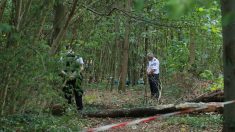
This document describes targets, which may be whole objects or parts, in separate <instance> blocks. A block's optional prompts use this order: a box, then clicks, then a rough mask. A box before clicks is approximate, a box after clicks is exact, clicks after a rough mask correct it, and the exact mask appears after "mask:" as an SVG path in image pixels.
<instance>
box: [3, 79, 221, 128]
mask: <svg viewBox="0 0 235 132" xmlns="http://www.w3.org/2000/svg"><path fill="white" fill-rule="evenodd" d="M169 83H170V84H171V85H169V84H168V85H163V90H162V98H161V101H160V102H157V101H156V100H153V99H151V98H150V91H149V87H148V86H144V85H138V86H135V87H127V90H126V92H123V93H119V92H117V89H116V87H114V89H113V90H112V91H110V90H109V89H108V87H107V85H106V84H89V85H86V87H84V89H85V93H84V111H94V110H106V109H118V108H135V107H147V106H157V105H159V104H175V103H182V102H184V101H186V100H188V99H192V98H195V97H197V96H199V95H201V94H203V93H205V89H206V88H207V87H208V85H209V82H204V81H197V80H196V81H195V80H194V81H193V83H191V82H188V83H185V82H184V84H183V83H179V84H176V83H171V82H169ZM181 84H182V85H181ZM105 88H106V89H105ZM145 89H146V90H147V99H146V98H145V95H146V93H145ZM135 119H138V118H88V117H82V116H81V115H80V114H78V113H77V111H76V109H75V107H71V108H70V110H69V109H67V110H66V113H65V114H64V115H63V116H53V115H51V114H50V113H42V114H23V115H22V114H21V115H13V116H8V117H2V118H0V131H12V130H14V131H21V130H23V131H35V130H36V131H78V130H83V129H87V128H95V127H100V126H104V125H109V124H113V123H120V122H126V121H132V120H135ZM221 130H222V116H221V115H219V114H215V113H203V114H193V115H180V116H172V117H169V118H165V119H161V120H154V121H151V122H148V123H141V124H137V125H133V126H128V127H124V128H119V129H113V130H109V131H110V132H131V131H137V132H154V131H157V132H179V131H180V132H188V131H203V132H218V131H221Z"/></svg>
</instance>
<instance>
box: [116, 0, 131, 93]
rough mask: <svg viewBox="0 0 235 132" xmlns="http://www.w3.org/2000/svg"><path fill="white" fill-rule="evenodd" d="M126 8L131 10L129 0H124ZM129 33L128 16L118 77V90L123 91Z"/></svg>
mask: <svg viewBox="0 0 235 132" xmlns="http://www.w3.org/2000/svg"><path fill="white" fill-rule="evenodd" d="M125 6H126V10H127V11H128V12H130V10H131V0H127V1H126V5H125ZM129 34H130V17H127V20H126V23H125V40H124V46H123V55H122V60H121V61H122V66H121V77H120V84H119V88H118V89H119V90H121V91H125V82H126V75H127V69H128V57H129Z"/></svg>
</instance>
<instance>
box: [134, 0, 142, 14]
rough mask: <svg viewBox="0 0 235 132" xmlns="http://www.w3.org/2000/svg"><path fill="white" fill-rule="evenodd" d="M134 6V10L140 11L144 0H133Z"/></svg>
mask: <svg viewBox="0 0 235 132" xmlns="http://www.w3.org/2000/svg"><path fill="white" fill-rule="evenodd" d="M134 8H135V10H136V11H141V10H142V9H143V8H144V0H134Z"/></svg>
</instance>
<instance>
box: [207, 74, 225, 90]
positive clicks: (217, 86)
mask: <svg viewBox="0 0 235 132" xmlns="http://www.w3.org/2000/svg"><path fill="white" fill-rule="evenodd" d="M223 89H224V77H223V76H219V77H218V78H216V79H215V80H213V83H212V84H211V85H210V87H209V90H210V91H215V90H223Z"/></svg>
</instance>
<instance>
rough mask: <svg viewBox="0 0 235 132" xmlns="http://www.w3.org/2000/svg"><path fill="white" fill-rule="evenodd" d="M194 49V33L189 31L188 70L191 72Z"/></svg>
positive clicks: (193, 61)
mask: <svg viewBox="0 0 235 132" xmlns="http://www.w3.org/2000/svg"><path fill="white" fill-rule="evenodd" d="M195 56H196V49H195V41H194V32H193V30H192V29H191V30H190V43H189V70H191V68H192V66H193V64H194V63H195Z"/></svg>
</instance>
